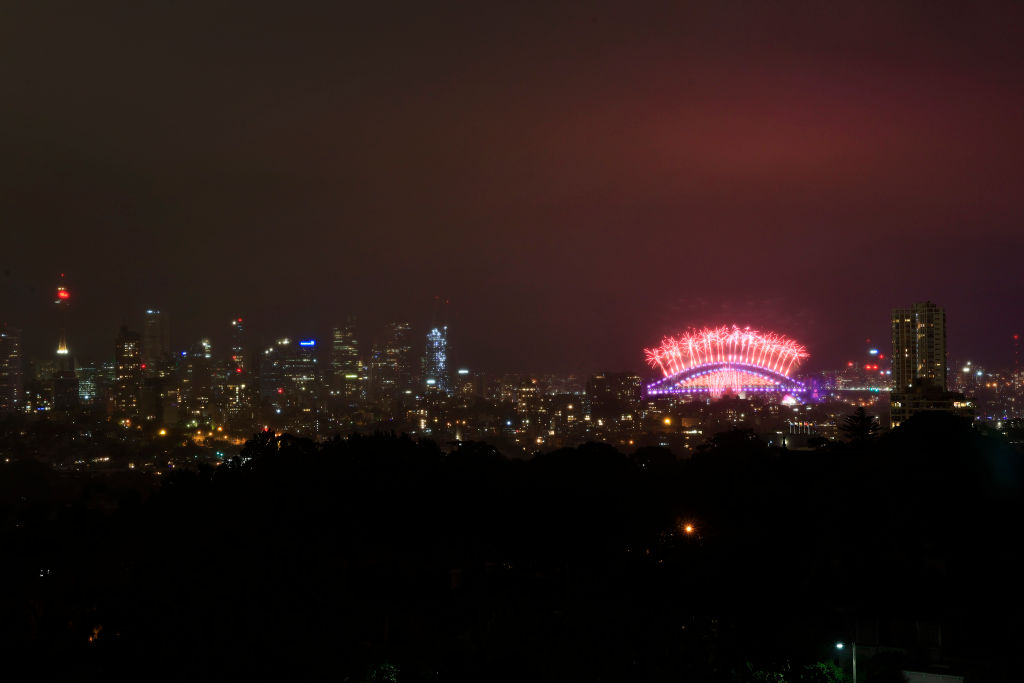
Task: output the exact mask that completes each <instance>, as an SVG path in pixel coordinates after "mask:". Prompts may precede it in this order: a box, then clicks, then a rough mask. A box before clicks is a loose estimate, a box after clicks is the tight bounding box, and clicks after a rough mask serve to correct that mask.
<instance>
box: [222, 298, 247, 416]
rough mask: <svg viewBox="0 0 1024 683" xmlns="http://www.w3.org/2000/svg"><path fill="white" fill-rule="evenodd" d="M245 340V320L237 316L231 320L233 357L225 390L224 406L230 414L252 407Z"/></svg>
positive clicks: (228, 369)
mask: <svg viewBox="0 0 1024 683" xmlns="http://www.w3.org/2000/svg"><path fill="white" fill-rule="evenodd" d="M245 342H246V339H245V327H244V324H243V320H242V319H241V318H235V319H234V320H232V321H231V359H230V361H229V362H228V367H227V377H226V378H225V382H224V390H223V393H224V403H225V406H224V407H225V409H226V411H227V413H228V415H230V416H237V415H241V414H242V413H244V412H245V411H247V410H248V409H249V408H250V403H251V401H250V400H249V399H250V393H251V392H250V386H251V382H250V378H249V359H248V357H247V352H246V343H245Z"/></svg>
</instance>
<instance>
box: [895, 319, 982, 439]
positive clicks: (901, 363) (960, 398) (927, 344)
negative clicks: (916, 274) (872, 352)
mask: <svg viewBox="0 0 1024 683" xmlns="http://www.w3.org/2000/svg"><path fill="white" fill-rule="evenodd" d="M891 320H892V357H891V361H892V386H893V392H892V394H891V395H890V397H889V420H890V426H891V427H898V426H900V424H902V423H903V422H905V421H906V420H907V419H909V418H910V417H912V416H913V415H916V414H918V413H926V412H944V413H952V414H955V415H960V416H963V417H973V415H974V404H973V403H972V402H970V401H968V400H967V399H966V398H965V397H964V395H963V394H960V393H955V392H949V391H946V364H947V363H946V312H945V311H944V310H943V309H942V308H940V307H939V306H936V305H935V304H933V303H931V302H930V301H925V302H923V303H917V304H914V305H912V306H909V307H906V308H896V309H893V312H892V319H891Z"/></svg>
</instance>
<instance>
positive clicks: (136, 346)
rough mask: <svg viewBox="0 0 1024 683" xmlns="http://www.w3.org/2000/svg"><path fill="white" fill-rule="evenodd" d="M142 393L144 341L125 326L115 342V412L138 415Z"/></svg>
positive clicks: (132, 415)
mask: <svg viewBox="0 0 1024 683" xmlns="http://www.w3.org/2000/svg"><path fill="white" fill-rule="evenodd" d="M141 391H142V339H141V338H140V337H139V334H138V333H137V332H132V331H130V330H129V329H128V328H127V327H125V326H124V325H122V326H121V331H120V333H119V334H118V335H117V339H116V340H114V391H113V400H114V405H113V408H114V412H115V413H116V414H118V415H120V416H123V417H134V416H135V415H137V414H138V410H139V405H140V401H141V396H140V394H141Z"/></svg>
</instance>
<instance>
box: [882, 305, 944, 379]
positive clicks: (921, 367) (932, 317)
mask: <svg viewBox="0 0 1024 683" xmlns="http://www.w3.org/2000/svg"><path fill="white" fill-rule="evenodd" d="M892 384H893V389H894V391H896V392H897V393H898V392H902V391H907V390H909V389H911V388H912V387H914V386H920V387H928V388H932V389H936V390H938V391H945V390H946V312H945V311H944V310H943V309H941V308H939V307H938V306H936V305H935V304H933V303H931V302H930V301H926V302H924V303H919V304H914V305H912V306H910V307H908V308H896V309H893V312H892Z"/></svg>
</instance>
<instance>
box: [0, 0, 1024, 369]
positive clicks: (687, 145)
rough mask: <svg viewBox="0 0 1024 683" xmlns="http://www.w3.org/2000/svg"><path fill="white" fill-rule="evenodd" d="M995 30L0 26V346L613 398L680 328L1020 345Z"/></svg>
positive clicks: (1018, 169)
mask: <svg viewBox="0 0 1024 683" xmlns="http://www.w3.org/2000/svg"><path fill="white" fill-rule="evenodd" d="M1022 15H1024V8H1022V7H1021V6H1019V5H1015V4H1007V5H1005V6H1000V5H994V4H987V3H986V4H984V5H978V4H975V3H961V4H958V5H957V6H956V7H955V8H952V9H947V8H944V7H943V5H942V3H937V2H920V3H914V2H880V3H821V2H802V3H797V2H794V3H775V2H773V3H767V2H749V3H740V2H728V1H723V2H701V3H683V2H666V3H644V2H619V3H596V2H586V3H564V2H545V3H536V4H535V5H534V6H531V3H523V2H510V3H497V2H487V3H481V2H473V3H469V2H467V3H422V2H404V1H401V0H399V1H397V2H390V3H341V2H325V3H288V2H264V1H262V0H252V1H251V2H246V3H226V2H216V1H213V0H204V1H203V2H147V3H140V2H137V1H133V2H107V3H98V4H97V3H82V2H70V1H69V2H49V1H48V0H34V1H33V2H23V3H6V5H5V6H4V7H3V8H0V35H2V39H0V75H2V79H0V82H3V84H4V93H3V100H4V105H3V106H2V107H0V147H2V150H3V154H2V155H0V182H2V184H3V188H4V190H3V192H2V193H0V219H2V221H3V226H4V227H3V240H2V245H3V248H2V250H0V322H6V323H7V324H8V325H10V326H11V327H14V328H20V329H22V330H23V334H24V338H25V345H26V351H27V355H29V356H32V355H41V354H45V353H48V350H49V349H50V348H51V347H53V346H55V345H56V322H55V319H54V315H55V313H54V311H53V306H52V289H53V287H54V286H55V284H56V276H57V274H58V273H59V272H61V271H64V272H66V273H67V276H68V284H69V286H70V288H71V289H72V291H73V293H74V296H75V299H74V309H73V311H72V313H71V316H72V319H71V321H70V325H69V327H70V329H69V341H70V343H71V346H72V350H73V351H74V352H75V353H76V355H77V356H78V357H79V358H80V360H82V361H89V360H98V359H102V358H105V357H107V356H109V355H111V354H112V345H113V339H114V337H115V335H116V333H117V328H118V326H119V325H120V324H121V322H122V321H125V322H127V323H128V324H129V325H130V326H132V327H134V328H136V329H138V328H139V325H140V321H141V315H142V311H143V310H144V309H145V308H147V307H156V308H161V309H162V310H165V311H167V312H168V314H169V316H170V320H171V331H172V342H173V344H174V346H175V347H178V348H181V347H184V346H186V345H188V344H190V343H192V342H194V341H195V340H196V339H197V338H198V337H200V336H204V335H208V336H212V337H213V339H214V342H215V344H217V343H218V342H220V349H215V350H219V351H223V350H224V348H223V342H222V341H221V340H224V339H225V338H226V336H227V329H228V322H229V321H230V320H231V318H233V317H235V316H244V317H245V318H246V319H247V321H248V323H249V329H250V330H251V333H252V336H253V344H254V345H256V344H258V343H263V342H264V341H268V340H269V339H270V338H271V337H272V336H276V335H290V336H296V335H323V334H324V333H325V332H326V331H327V330H328V329H329V328H330V326H331V325H332V324H333V323H335V322H339V321H342V320H344V318H345V317H346V316H347V315H355V316H357V318H358V319H359V322H360V333H359V334H360V337H361V338H362V339H363V340H364V341H369V340H370V339H372V337H373V336H374V334H375V333H376V332H377V330H378V328H379V327H380V326H382V325H383V324H384V323H385V322H386V321H388V320H391V319H408V320H410V321H411V322H412V323H413V324H414V326H415V328H416V329H417V341H419V335H420V331H421V330H422V329H423V327H424V326H425V325H426V323H427V322H428V321H429V318H430V314H431V310H432V308H431V302H432V299H433V296H434V295H436V294H440V295H443V296H447V297H449V298H450V300H451V313H450V322H451V326H452V341H453V343H454V344H455V358H456V361H457V363H458V364H459V365H463V366H469V367H473V368H479V369H485V370H505V369H507V370H518V369H522V370H537V371H548V370H550V371H580V372H590V371H595V370H600V369H610V370H619V369H622V370H625V369H630V370H639V369H641V368H642V367H643V354H642V348H643V347H644V346H651V345H655V344H657V343H658V341H659V340H660V338H661V336H662V335H663V334H666V333H672V332H676V331H678V330H680V329H682V328H684V327H686V326H689V325H696V326H703V325H715V324H722V323H732V322H736V323H740V324H751V325H754V326H762V327H765V328H768V329H773V330H776V331H778V332H780V333H783V334H786V335H787V336H790V337H793V338H795V339H797V340H799V341H800V342H802V343H804V344H805V345H806V346H807V347H808V349H809V351H810V352H811V354H812V359H811V361H810V363H809V367H812V368H813V367H826V366H831V365H837V364H839V363H841V362H844V361H845V360H847V359H848V358H852V357H854V355H853V354H858V355H859V353H860V352H861V351H862V349H863V348H864V339H865V338H866V337H871V338H872V339H873V340H874V342H875V343H876V344H878V345H879V346H880V347H882V348H885V349H888V315H889V310H890V309H891V308H893V307H895V306H900V305H908V304H910V303H913V302H915V301H923V300H925V299H928V300H931V301H934V302H936V303H938V304H939V305H941V306H944V307H945V308H946V312H947V317H948V321H949V326H948V333H949V351H950V355H951V357H953V358H958V359H965V358H968V357H969V358H973V359H975V360H976V361H980V362H982V363H985V364H989V365H991V366H1006V365H1009V364H1010V363H1011V362H1012V343H1011V335H1012V334H1013V333H1014V332H1024V313H1022V302H1024V280H1022V277H1021V267H1020V263H1021V260H1022V256H1024V249H1022V244H1024V237H1022V234H1024V231H1022V225H1024V220H1022V219H1024V193H1022V192H1021V188H1022V180H1024V163H1022V159H1024V88H1022V87H1021V84H1022V83H1024V41H1021V40H1020V35H1021V30H1022V24H1024V22H1022V21H1021V19H1022V18H1024V16H1022Z"/></svg>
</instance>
